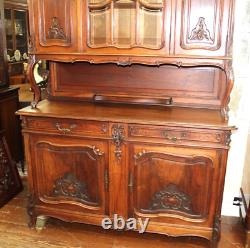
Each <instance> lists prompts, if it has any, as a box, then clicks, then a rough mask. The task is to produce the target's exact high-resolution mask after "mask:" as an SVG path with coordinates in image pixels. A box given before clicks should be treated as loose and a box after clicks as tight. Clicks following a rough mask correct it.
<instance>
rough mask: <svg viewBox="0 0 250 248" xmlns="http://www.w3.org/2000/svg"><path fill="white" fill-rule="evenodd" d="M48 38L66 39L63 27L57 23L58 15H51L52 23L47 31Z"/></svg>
mask: <svg viewBox="0 0 250 248" xmlns="http://www.w3.org/2000/svg"><path fill="white" fill-rule="evenodd" d="M48 38H49V39H57V40H66V35H65V33H64V30H63V28H62V27H61V26H60V24H59V20H58V17H55V16H54V17H52V24H51V27H50V28H49V31H48Z"/></svg>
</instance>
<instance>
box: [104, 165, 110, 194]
mask: <svg viewBox="0 0 250 248" xmlns="http://www.w3.org/2000/svg"><path fill="white" fill-rule="evenodd" d="M104 188H105V191H108V189H109V172H108V169H105V171H104Z"/></svg>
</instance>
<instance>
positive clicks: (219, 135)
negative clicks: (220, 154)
mask: <svg viewBox="0 0 250 248" xmlns="http://www.w3.org/2000/svg"><path fill="white" fill-rule="evenodd" d="M221 139H222V137H221V134H220V133H217V134H216V140H217V141H218V142H221Z"/></svg>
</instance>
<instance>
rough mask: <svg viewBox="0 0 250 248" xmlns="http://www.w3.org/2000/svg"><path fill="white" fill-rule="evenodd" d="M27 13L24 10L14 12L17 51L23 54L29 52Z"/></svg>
mask: <svg viewBox="0 0 250 248" xmlns="http://www.w3.org/2000/svg"><path fill="white" fill-rule="evenodd" d="M26 14H27V12H26V11H23V10H14V28H15V36H16V37H15V38H16V39H15V40H16V49H17V50H19V51H20V52H21V54H23V53H26V52H27V29H26V20H27V17H26Z"/></svg>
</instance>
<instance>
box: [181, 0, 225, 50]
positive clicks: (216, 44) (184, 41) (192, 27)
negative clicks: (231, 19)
mask: <svg viewBox="0 0 250 248" xmlns="http://www.w3.org/2000/svg"><path fill="white" fill-rule="evenodd" d="M199 2H200V0H182V11H181V12H182V22H181V47H182V48H183V49H205V50H213V51H214V50H218V49H219V48H220V47H221V28H222V15H223V13H222V7H223V1H221V0H212V1H211V0H207V2H209V4H208V6H209V9H206V8H205V7H206V4H205V3H203V5H204V7H203V8H201V11H200V13H199V11H197V5H198V4H199ZM203 2H204V1H203ZM194 7H196V9H194ZM194 10H195V11H194Z"/></svg>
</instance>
